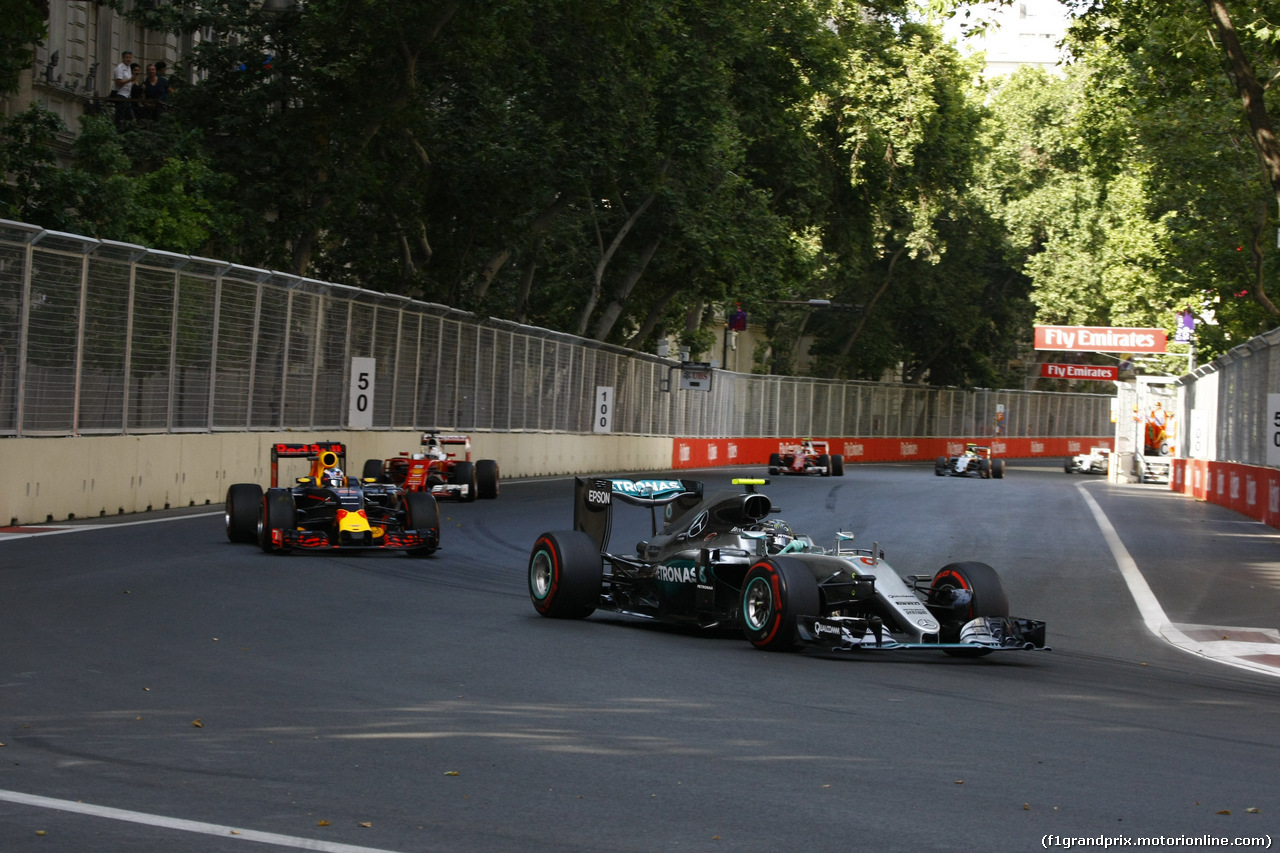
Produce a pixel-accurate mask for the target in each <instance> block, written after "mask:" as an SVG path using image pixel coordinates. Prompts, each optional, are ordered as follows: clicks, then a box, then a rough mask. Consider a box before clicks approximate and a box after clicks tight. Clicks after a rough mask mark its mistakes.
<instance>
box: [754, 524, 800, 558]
mask: <svg viewBox="0 0 1280 853" xmlns="http://www.w3.org/2000/svg"><path fill="white" fill-rule="evenodd" d="M760 529H761V530H763V531H764V532H765V533H767V534H768V536H766V537H765V540H764V548H765V551H766V552H768V553H769V554H780V553H782V551H783V549H784V548H786V547H787V546H788V545H790V544H791V543H792V542H794V541H795V538H796V535H795V532H794V531H792V529H791V525H789V524H787V523H786V522H785V521H783V520H782V519H775V520H773V521H765V522H762V523H761V525H760Z"/></svg>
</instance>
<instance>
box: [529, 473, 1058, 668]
mask: <svg viewBox="0 0 1280 853" xmlns="http://www.w3.org/2000/svg"><path fill="white" fill-rule="evenodd" d="M733 482H734V485H735V486H736V487H737V488H734V489H725V490H718V491H716V492H714V493H713V494H709V495H704V493H703V486H702V484H701V483H698V482H696V481H692V480H661V479H655V480H633V479H597V478H592V479H583V478H577V480H576V482H575V485H574V526H573V529H572V530H560V531H552V532H548V533H543V534H542V535H541V536H539V537H538V538H537V541H535V542H534V545H533V550H532V552H531V554H530V556H529V565H528V573H529V597H530V599H531V601H532V602H533V607H534V609H535V610H536V611H537V612H538V613H540V614H542V615H543V616H547V617H551V618H561V619H582V618H585V617H587V616H589V615H591V614H592V613H593V612H595V611H596V610H607V611H614V612H617V613H624V614H627V615H630V616H636V617H640V618H644V619H656V620H661V621H664V622H669V623H675V624H680V625H685V626H693V627H698V628H705V629H719V628H728V629H737V630H741V631H742V633H743V634H745V636H746V638H747V639H748V640H749V641H750V642H751V643H752V644H753V645H754V646H756V647H757V648H760V649H765V650H770V651H791V650H794V649H797V648H802V647H805V646H810V647H816V648H818V649H821V650H825V651H855V650H856V651H864V650H865V651H885V650H903V649H940V650H942V651H944V652H946V653H947V654H950V655H954V656H958V657H980V656H983V655H987V654H990V653H991V652H996V651H1008V650H1014V649H1018V650H1032V649H1044V648H1045V625H1044V623H1043V622H1038V621H1035V620H1032V619H1024V618H1015V617H1011V616H1009V598H1008V595H1007V593H1006V592H1005V588H1004V584H1003V582H1002V581H1001V579H1000V576H999V575H998V574H997V573H996V571H995V569H993V568H991V567H990V566H988V565H986V564H985V563H977V562H957V563H950V564H948V565H946V566H943V567H942V568H941V569H939V570H938V571H937V572H936V573H935V574H933V575H909V576H905V577H903V576H899V575H898V574H897V573H896V572H895V571H894V570H893V569H892V568H890V566H889V564H888V563H887V562H885V560H884V554H883V552H882V551H880V548H879V545H878V544H876V545H873V547H872V548H870V549H857V548H853V547H852V546H851V545H850V544H849V543H850V541H851V540H852V538H853V537H852V535H851V534H848V533H840V534H837V535H836V541H835V542H834V544H833V547H831V548H829V549H828V548H824V547H822V546H820V545H816V544H815V543H814V542H813V541H812V540H811V539H810V538H809V537H808V536H804V535H799V534H797V533H796V532H794V531H793V530H792V529H791V527H790V526H789V525H788V524H787V523H786V522H784V521H781V520H779V519H771V518H770V517H769V516H770V515H771V514H772V513H773V512H774V508H773V505H772V504H771V502H770V501H769V498H768V497H767V496H765V495H764V494H761V493H759V492H757V491H756V490H755V486H756V485H757V484H763V483H766V482H767V481H765V480H746V481H744V480H735V481H733ZM621 504H628V505H633V506H637V507H643V508H647V509H648V510H649V511H650V513H651V514H652V521H651V524H652V530H653V533H652V536H651V537H650V538H649V539H648V540H646V541H642V542H640V543H639V545H637V546H636V549H635V552H634V553H620V552H615V551H611V550H609V538H610V533H611V529H612V524H613V512H614V508H615V507H616V506H619V505H621ZM659 514H661V515H662V519H663V523H662V525H661V527H659V525H658V515H659Z"/></svg>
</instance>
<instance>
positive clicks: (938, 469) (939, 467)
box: [933, 456, 947, 477]
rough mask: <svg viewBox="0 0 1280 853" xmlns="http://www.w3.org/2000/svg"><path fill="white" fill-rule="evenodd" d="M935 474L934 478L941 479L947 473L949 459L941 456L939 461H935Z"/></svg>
mask: <svg viewBox="0 0 1280 853" xmlns="http://www.w3.org/2000/svg"><path fill="white" fill-rule="evenodd" d="M933 473H934V476H937V477H941V476H942V475H943V474H946V473H947V457H945V456H939V457H938V458H937V459H935V460H933Z"/></svg>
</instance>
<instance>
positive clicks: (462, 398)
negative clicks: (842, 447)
mask: <svg viewBox="0 0 1280 853" xmlns="http://www.w3.org/2000/svg"><path fill="white" fill-rule="evenodd" d="M354 357H365V358H374V359H376V373H375V397H374V401H373V406H374V410H373V427H374V428H375V429H396V430H402V429H403V430H417V429H431V428H443V429H450V430H472V431H495V432H557V433H590V432H591V431H592V422H593V418H594V414H595V413H594V409H595V394H596V388H597V387H599V386H607V387H611V388H613V389H614V408H613V412H612V430H611V431H612V432H614V433H622V434H633V435H658V436H667V435H669V436H678V437H690V438H717V437H737V436H741V437H767V436H780V437H786V436H807V435H812V436H832V437H834V436H850V437H851V436H861V437H895V436H914V437H929V436H983V435H996V434H1005V435H1010V436H1046V437H1052V436H1093V435H1096V436H1105V435H1109V434H1110V433H1111V430H1112V428H1111V424H1110V415H1111V408H1110V406H1111V403H1110V401H1111V399H1112V397H1111V396H1110V395H1102V394H1060V393H1047V392H1032V391H1004V390H1000V391H992V390H958V389H947V388H926V387H919V386H903V385H892V384H881V383H871V382H841V381H830V380H821V379H812V378H798V377H782V376H762V375H753V374H741V373H728V372H724V371H716V372H715V374H714V380H713V382H712V387H711V390H710V391H707V392H704V391H689V390H686V391H681V390H679V382H678V376H679V374H678V373H676V372H675V369H676V366H677V363H676V362H673V361H671V360H668V359H664V358H660V357H658V356H653V355H646V354H643V353H637V352H635V351H633V350H628V349H624V348H621V347H616V346H611V345H608V344H601V343H597V342H594V341H590V340H585V339H582V338H578V337H574V336H571V335H566V334H562V333H558V332H552V331H547V330H544V329H537V328H532V327H529V326H522V325H518V324H515V323H510V322H507V321H502V320H495V319H490V318H483V317H478V316H475V315H473V314H469V313H466V312H463V311H458V310H455V309H452V308H448V307H446V306H443V305H435V304H431V303H426V302H419V301H415V300H411V299H408V298H406V297H400V296H394V295H388V294H383V293H376V292H373V291H368V290H362V289H359V288H354V287H349V286H345V285H340V284H333V283H328V282H323V281H317V280H314V279H308V278H299V277H297V276H291V275H287V274H283V273H279V272H271V271H267V270H261V269H253V268H249V267H244V266H238V265H236V264H231V263H226V262H222V261H217V260H211V259H208V258H201V257H195V256H189V255H178V254H173V253H170V252H163V251H158V250H154V249H148V248H145V247H142V246H135V245H130V244H125V243H117V242H112V241H107V240H96V239H93V238H89V237H83V236H78V235H74V234H66V233H61V232H55V231H48V230H44V229H41V228H37V227H35V226H31V225H26V224H23V223H19V222H11V221H7V220H0V436H70V435H91V434H97V435H102V434H107V435H113V434H133V433H179V432H215V431H251V430H282V429H293V430H313V431H314V430H324V429H341V428H344V427H346V426H348V424H347V423H346V421H347V388H348V381H349V374H350V369H351V359H352V358H354ZM664 387H670V388H674V389H676V390H671V391H665V390H663V388H664Z"/></svg>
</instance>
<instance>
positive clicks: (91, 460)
mask: <svg viewBox="0 0 1280 853" xmlns="http://www.w3.org/2000/svg"><path fill="white" fill-rule="evenodd" d="M420 437H421V433H418V432H341V431H338V432H332V433H330V432H326V433H322V434H321V433H317V434H309V433H297V432H283V433H279V432H262V433H213V434H209V433H191V434H182V435H127V436H119V435H112V436H81V437H76V438H11V439H0V471H3V472H4V488H3V489H0V526H3V525H6V524H8V525H12V524H32V523H41V522H51V521H66V520H67V519H70V518H97V517H99V516H109V515H122V514H126V513H132V512H144V511H146V510H151V509H165V508H169V507H188V506H206V505H209V506H212V505H220V504H221V503H222V502H223V500H224V499H225V497H226V491H227V486H229V485H231V484H232V483H249V482H256V483H260V484H262V485H264V486H265V485H267V484H268V483H269V482H270V480H271V445H273V444H275V443H276V442H310V441H342V442H345V443H346V445H347V467H348V468H349V469H351V472H352V473H356V474H358V473H359V472H360V470H361V467H362V466H363V464H364V461H365V460H366V459H372V458H383V457H387V456H395V455H396V454H398V453H400V452H401V451H412V450H414V449H416V448H417V447H418V440H419V438H420ZM471 444H472V459H495V460H497V462H498V467H499V469H500V471H501V474H502V477H504V478H509V477H536V476H550V475H556V474H581V473H590V472H617V471H630V470H635V471H650V470H657V469H663V468H667V467H669V466H670V464H671V439H670V438H655V437H640V436H606V435H601V436H595V435H565V434H561V433H554V434H553V433H501V434H499V433H473V434H472V435H471ZM281 466H282V470H281V475H282V479H283V478H285V477H289V478H291V477H293V476H297V475H299V474H301V473H302V472H303V471H305V463H303V462H302V461H301V460H284V461H282V462H281ZM295 469H296V470H295Z"/></svg>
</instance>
